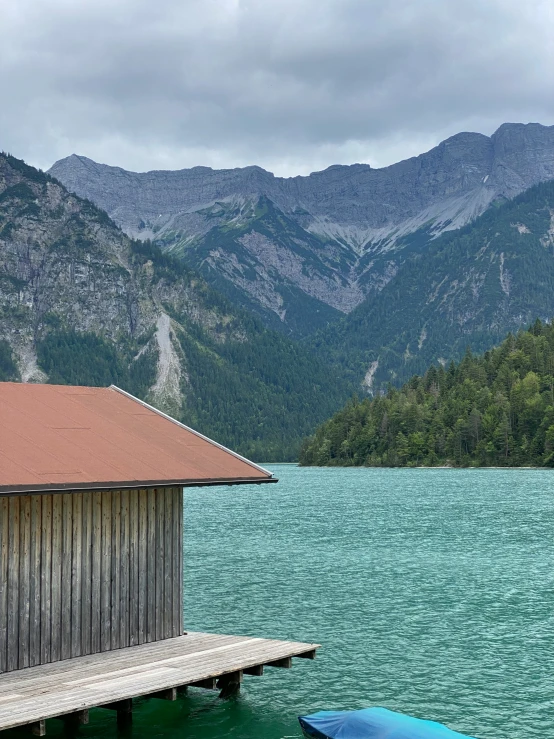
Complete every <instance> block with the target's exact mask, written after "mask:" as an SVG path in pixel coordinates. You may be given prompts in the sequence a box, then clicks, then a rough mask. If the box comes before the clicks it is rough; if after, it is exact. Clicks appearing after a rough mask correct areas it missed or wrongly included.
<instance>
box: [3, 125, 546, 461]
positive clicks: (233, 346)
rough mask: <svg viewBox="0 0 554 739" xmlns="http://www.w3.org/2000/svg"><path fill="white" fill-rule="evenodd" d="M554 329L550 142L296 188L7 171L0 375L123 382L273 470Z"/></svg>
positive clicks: (468, 140) (227, 175)
mask: <svg viewBox="0 0 554 739" xmlns="http://www.w3.org/2000/svg"><path fill="white" fill-rule="evenodd" d="M552 316H554V127H545V126H541V125H539V124H528V125H522V124H505V125H504V126H501V127H500V129H499V130H498V131H497V132H496V133H495V134H493V136H492V137H490V138H489V137H486V136H482V135H481V134H471V133H463V134H459V135H457V136H454V137H452V138H451V139H448V140H447V141H445V142H443V143H442V144H440V145H439V146H438V147H436V148H435V149H433V150H431V151H430V152H428V153H427V154H423V155H421V156H420V157H416V158H413V159H410V160H407V161H406V162H401V163H399V164H396V165H393V166H391V167H387V168H384V169H379V170H376V169H372V168H370V167H369V166H367V165H352V166H349V167H348V166H344V167H343V166H335V167H330V168H329V169H327V170H325V171H323V172H318V173H313V174H312V175H310V176H309V177H296V178H290V179H282V178H277V177H274V176H273V175H271V174H270V173H268V172H264V170H261V169H260V168H258V167H247V168H245V169H238V170H227V171H214V170H210V169H208V168H203V167H196V168H194V169H191V170H182V171H179V172H150V173H144V174H136V173H130V172H126V171H125V170H122V169H119V168H116V167H108V166H106V165H101V164H96V163H95V162H92V161H91V160H90V159H86V158H84V157H80V156H76V155H73V156H71V157H68V158H67V159H64V160H61V161H60V162H57V163H56V164H55V165H54V166H53V167H52V168H51V170H50V171H49V173H44V172H41V171H40V170H36V169H34V168H33V167H29V166H28V165H26V164H25V163H24V162H22V161H21V160H18V159H16V158H14V157H13V156H10V155H7V154H2V155H0V380H1V379H17V380H23V381H34V382H44V381H48V382H62V383H73V384H94V385H106V384H110V383H111V382H113V383H115V384H118V385H120V386H122V387H124V388H125V389H128V390H129V391H130V392H132V393H134V394H136V395H138V396H140V397H141V398H144V399H145V400H147V401H149V402H151V403H153V404H155V405H157V406H158V407H160V408H162V409H164V410H166V411H167V412H169V413H171V414H173V415H175V416H176V417H177V418H179V419H180V420H182V421H183V422H184V423H186V424H189V425H192V426H194V427H196V428H198V429H199V430H200V431H202V432H203V433H206V434H208V435H210V436H212V437H214V438H215V439H217V440H218V441H220V442H221V443H224V444H226V445H230V446H232V447H234V448H236V449H238V450H239V451H240V452H242V453H244V454H246V455H248V456H252V457H255V458H257V459H259V460H265V461H272V460H292V459H295V458H296V457H297V454H298V450H299V448H300V443H301V440H302V438H303V437H305V436H307V435H308V434H310V433H311V432H312V431H313V429H314V428H315V427H316V426H317V424H318V423H320V422H321V421H323V420H324V419H325V418H327V417H328V416H330V415H331V414H332V413H333V412H334V411H336V410H337V409H338V408H339V407H341V405H342V404H343V403H344V402H345V400H346V399H347V398H348V397H349V396H350V395H351V394H352V393H353V392H355V391H357V392H361V393H364V392H368V393H373V394H376V393H379V392H380V391H383V390H384V389H385V388H386V387H387V385H388V384H389V383H391V382H392V383H393V384H396V385H398V384H401V383H402V382H404V381H406V380H408V379H409V378H410V377H411V376H412V375H413V374H415V373H419V374H422V373H423V372H425V370H426V369H427V367H428V366H429V365H430V364H431V363H437V362H438V363H439V364H442V365H447V364H448V363H449V362H450V360H452V359H457V358H459V357H461V356H462V355H463V354H464V352H465V351H466V347H467V346H468V345H471V347H472V349H473V350H474V351H483V350H486V349H488V348H490V347H491V346H493V345H494V344H495V343H497V342H498V340H499V339H500V338H501V337H503V336H504V335H505V334H506V333H507V332H509V331H517V330H518V329H519V328H521V327H522V326H526V325H528V324H530V323H532V322H533V321H534V320H535V319H536V318H537V317H540V318H541V319H544V320H548V319H550V318H551V317H552ZM552 373H553V374H554V368H553V370H552Z"/></svg>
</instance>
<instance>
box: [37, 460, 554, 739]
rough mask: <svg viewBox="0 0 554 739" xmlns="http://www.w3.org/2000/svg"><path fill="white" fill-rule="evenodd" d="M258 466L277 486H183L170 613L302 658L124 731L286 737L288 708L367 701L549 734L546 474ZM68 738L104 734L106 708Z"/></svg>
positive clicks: (145, 705) (145, 715)
mask: <svg viewBox="0 0 554 739" xmlns="http://www.w3.org/2000/svg"><path fill="white" fill-rule="evenodd" d="M271 468H272V469H273V470H274V471H275V472H276V474H277V475H278V476H279V478H280V480H281V482H280V483H279V484H278V485H267V486H260V487H248V486H246V487H243V488H240V487H233V488H203V489H196V490H192V489H190V490H187V491H186V492H185V531H186V538H185V626H186V627H187V628H189V629H191V630H206V631H214V632H219V633H231V634H248V635H255V636H266V637H275V638H285V639H286V638H291V639H296V640H300V641H316V642H319V643H321V644H322V645H323V647H322V649H321V650H320V652H319V655H318V658H317V659H316V660H315V662H311V661H308V660H294V661H293V668H292V670H282V669H269V668H268V669H267V670H266V674H265V675H264V676H263V677H261V678H260V677H245V682H244V684H243V689H242V692H241V695H240V697H238V698H237V699H233V700H230V701H221V700H219V699H218V698H217V697H216V694H215V693H211V692H208V691H199V690H196V691H195V690H191V691H189V695H188V696H186V697H183V698H180V699H179V700H178V701H177V702H176V703H173V704H171V703H164V702H163V701H157V700H150V701H144V702H142V703H140V705H139V706H138V708H137V710H136V712H135V715H134V726H133V736H137V737H160V738H163V739H177V738H178V737H183V738H184V737H186V738H187V739H216V738H217V737H232V738H233V739H283V738H284V737H290V738H292V737H300V732H299V729H298V723H297V720H296V716H297V715H298V714H301V713H307V712H312V711H316V710H319V709H343V708H361V707H365V706H371V705H381V706H385V707H387V708H390V709H393V710H398V711H403V712H405V713H410V714H413V715H416V716H420V717H424V718H430V719H435V720H439V721H443V722H444V723H447V724H448V725H449V726H450V727H452V728H454V729H457V730H458V731H461V732H465V733H468V734H471V735H473V736H475V737H479V739H507V738H508V737H510V738H512V739H527V738H529V739H533V738H535V737H536V739H539V737H540V739H545V738H546V737H552V736H554V473H552V472H549V471H527V470H377V469H313V468H312V469H299V468H297V467H295V466H291V465H273V466H271ZM48 730H49V733H52V734H54V735H55V734H57V733H58V732H60V731H61V729H59V728H58V725H57V724H56V723H55V722H49V725H48ZM81 734H82V736H88V737H100V736H102V737H111V736H115V717H114V716H113V715H112V714H109V713H107V712H104V711H100V710H97V711H94V712H91V723H90V724H89V726H87V727H84V728H83V729H82V732H81Z"/></svg>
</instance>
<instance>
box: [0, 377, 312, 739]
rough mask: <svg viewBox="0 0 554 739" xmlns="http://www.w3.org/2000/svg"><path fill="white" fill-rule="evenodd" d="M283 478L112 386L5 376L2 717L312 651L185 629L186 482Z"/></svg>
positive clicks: (1, 408) (166, 686)
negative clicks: (27, 381) (19, 380)
mask: <svg viewBox="0 0 554 739" xmlns="http://www.w3.org/2000/svg"><path fill="white" fill-rule="evenodd" d="M272 482H276V480H275V478H274V477H273V476H272V474H271V473H270V472H268V471H267V470H265V469H263V468H262V467H260V466H258V465H256V464H254V463H253V462H250V461H248V460H246V459H244V458H243V457H241V456H239V455H238V454H235V453H234V452H232V451H230V450H228V449H226V448H225V447H222V446H221V445H219V444H217V443H215V442H213V441H211V440H210V439H207V438H206V437H205V436H202V435H201V434H199V433H197V432H195V431H193V430H192V429H190V428H188V427H186V426H184V425H183V424H181V423H179V422H178V421H176V420H174V419H172V418H170V417H169V416H167V415H165V414H163V413H161V412H160V411H157V410H156V409H154V408H152V407H151V406H149V405H147V404H146V403H143V402H142V401H140V400H138V399H137V398H134V397H133V396H131V395H129V394H128V393H126V392H124V391H122V390H120V389H118V388H116V387H113V386H112V387H110V388H89V387H71V386H54V385H32V384H19V383H0V673H1V674H0V730H1V729H6V728H11V727H14V726H19V725H23V724H30V725H32V726H33V729H34V731H35V733H38V734H43V733H44V721H45V719H48V718H52V717H60V718H64V719H65V720H76V721H80V722H85V721H86V720H87V718H88V713H87V711H88V709H89V708H92V707H96V706H100V707H106V708H109V709H113V710H116V711H117V715H118V720H126V719H127V720H128V719H130V716H131V710H132V698H133V697H138V696H144V695H153V696H155V697H158V698H165V699H167V698H169V699H174V698H175V697H176V694H177V690H178V689H179V688H185V687H186V686H191V685H192V686H200V687H205V688H215V687H216V686H217V687H219V688H221V689H223V690H230V689H237V688H238V686H239V685H240V682H241V681H242V677H243V675H244V674H252V675H261V674H262V672H263V667H264V665H270V666H280V667H289V666H290V664H291V658H292V657H294V656H301V657H310V658H313V657H314V656H315V649H316V648H317V645H314V644H305V643H298V642H281V641H274V640H267V639H259V638H246V637H232V636H222V635H214V634H198V633H196V634H185V633H184V632H183V488H184V487H187V486H208V485H237V484H240V485H246V484H264V483H272Z"/></svg>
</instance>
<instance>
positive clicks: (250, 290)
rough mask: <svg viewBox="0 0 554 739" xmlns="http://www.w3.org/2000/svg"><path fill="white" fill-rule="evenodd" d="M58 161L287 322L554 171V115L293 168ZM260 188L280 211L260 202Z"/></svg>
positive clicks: (132, 229)
mask: <svg viewBox="0 0 554 739" xmlns="http://www.w3.org/2000/svg"><path fill="white" fill-rule="evenodd" d="M50 173H51V174H52V175H54V176H55V177H57V178H58V179H59V180H60V181H61V182H63V183H64V184H65V185H66V186H67V187H68V188H69V189H70V190H72V191H74V192H76V193H77V194H79V195H82V196H84V197H87V198H88V199H90V200H92V201H93V202H94V203H96V204H97V205H99V206H100V207H101V208H103V209H104V210H106V211H107V212H108V213H109V214H110V215H111V217H112V218H113V219H114V220H115V221H116V223H118V224H119V225H120V226H121V227H122V228H123V229H124V230H125V231H126V232H127V233H128V234H129V235H132V236H134V237H136V238H141V239H153V240H155V241H156V242H157V243H158V244H159V245H160V246H161V248H162V249H170V250H172V251H173V252H175V253H179V254H181V255H182V257H183V258H184V259H185V260H187V261H188V262H189V263H190V264H192V265H193V266H195V267H196V268H198V269H201V270H202V272H203V273H204V275H205V276H206V277H207V279H209V280H211V281H212V282H213V283H214V284H217V285H218V286H219V287H220V288H221V289H224V290H225V291H227V292H228V294H229V295H231V294H233V295H235V296H236V295H237V291H238V294H241V295H242V296H243V298H244V300H245V301H246V303H247V304H248V305H249V307H254V308H255V309H256V310H258V311H259V312H261V313H262V314H263V315H264V316H265V317H266V318H267V317H268V315H269V313H268V311H269V312H270V313H272V314H273V318H275V317H278V320H279V322H280V323H281V324H283V326H284V327H286V326H287V324H288V322H289V321H291V319H292V316H293V314H294V315H297V314H298V311H299V310H300V311H301V312H304V313H306V312H307V311H308V308H307V305H308V303H309V300H308V303H305V304H304V305H303V307H302V308H299V307H298V306H299V302H298V301H299V300H300V302H302V301H304V302H305V300H304V299H305V298H306V299H310V300H311V299H315V300H316V301H318V303H317V305H318V306H319V307H318V308H317V309H316V313H317V312H318V311H319V312H320V313H319V314H320V315H322V313H321V310H323V314H324V313H325V310H324V309H323V307H322V306H323V305H327V306H331V307H332V308H334V309H338V310H340V311H344V312H348V311H350V310H352V309H353V308H354V307H356V305H358V304H359V303H360V302H362V301H363V300H364V299H365V298H366V297H367V296H368V295H369V294H371V292H372V291H374V290H380V289H382V287H383V286H384V285H385V284H386V282H387V280H388V279H390V276H391V275H393V274H395V273H396V271H397V269H398V266H399V265H400V263H401V262H402V260H403V258H404V256H403V253H404V250H405V248H406V247H409V249H412V248H413V245H414V244H415V243H417V245H418V248H423V247H424V245H425V243H429V241H430V240H431V239H434V238H436V237H437V236H438V235H439V234H441V233H443V232H444V231H448V230H454V229H457V228H460V227H461V226H464V225H465V224H467V223H468V222H471V221H472V220H474V219H475V218H476V217H477V216H478V215H480V214H481V213H483V212H484V211H485V210H486V209H487V208H488V207H489V205H490V204H491V203H492V202H494V201H495V200H498V199H503V198H504V199H505V198H508V199H510V198H513V197H514V196H515V195H517V194H518V193H520V192H523V191H524V190H526V189H528V188H529V187H531V186H532V185H535V184H537V183H539V182H543V181H546V180H549V179H553V178H554V126H550V127H549V126H542V125H540V124H536V123H530V124H519V123H506V124H504V125H502V126H500V128H499V129H498V130H497V131H496V132H495V133H494V134H493V135H492V136H490V137H489V136H485V135H483V134H480V133H472V132H462V133H458V134H456V135H455V136H451V137H450V138H448V139H446V140H445V141H443V142H441V143H440V144H439V145H438V146H436V147H434V148H433V149H431V150H430V151H428V152H425V153H424V154H420V155H419V156H417V157H412V158H410V159H406V160H404V161H402V162H398V163H397V164H393V165H391V166H388V167H383V168H380V169H374V168H372V167H370V166H369V165H367V164H354V165H350V166H348V165H338V164H337V165H332V166H331V167H328V168H327V169H325V170H323V171H320V172H313V173H312V174H310V175H308V176H298V177H292V178H282V177H275V176H274V175H273V174H272V173H271V172H267V171H266V170H264V169H262V168H260V167H256V166H251V167H245V168H237V169H227V170H213V169H209V168H205V167H194V168H192V169H182V170H178V171H153V172H142V173H136V172H128V171H125V170H123V169H120V168H118V167H110V166H107V165H103V164H96V163H94V162H91V160H89V159H87V158H85V157H80V156H79V157H75V156H71V157H68V158H67V159H62V160H60V161H59V162H56V164H54V166H53V167H52V169H51V170H50ZM261 198H267V199H268V200H269V201H270V202H271V203H272V204H273V206H274V208H275V209H276V211H275V212H277V211H278V212H279V213H280V214H281V216H279V217H275V213H274V212H273V211H271V213H269V211H268V210H267V209H264V207H259V205H258V204H259V203H260V202H262V201H261V200H260V199H261ZM270 210H271V209H270ZM285 293H286V294H287V295H288V297H287V296H285ZM292 293H294V295H295V296H297V297H295V298H294V299H293V298H292V297H291V296H292ZM310 305H311V303H310ZM287 306H288V307H287ZM312 308H313V306H312ZM312 308H310V312H311V314H312V315H313V314H314V310H312ZM320 309H321V310H320ZM273 318H272V319H271V320H273ZM268 320H269V319H268ZM302 320H304V319H302Z"/></svg>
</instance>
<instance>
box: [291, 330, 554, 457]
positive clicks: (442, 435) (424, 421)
mask: <svg viewBox="0 0 554 739" xmlns="http://www.w3.org/2000/svg"><path fill="white" fill-rule="evenodd" d="M300 461H301V464H304V465H338V466H341V465H342V466H353V465H369V466H394V467H396V466H419V465H425V466H432V465H452V466H506V467H513V466H527V465H534V466H547V467H554V325H552V324H545V323H542V322H541V321H540V320H538V319H537V320H536V321H535V323H534V324H533V326H532V327H531V328H530V329H529V330H528V331H521V332H519V333H518V334H517V335H516V336H514V335H512V334H509V335H508V337H507V338H506V339H505V341H504V342H503V343H502V344H501V345H500V346H499V347H497V348H495V349H492V350H490V351H487V352H485V354H484V355H482V356H474V355H473V354H472V353H471V350H469V349H468V350H467V351H466V354H465V356H464V358H463V359H462V361H461V362H459V363H458V364H454V363H451V364H450V365H449V366H448V368H444V367H443V366H442V365H438V366H436V365H432V366H431V367H430V368H429V369H428V370H427V372H425V374H424V375H423V376H417V375H416V376H414V377H412V379H411V380H410V381H409V382H407V383H406V384H405V385H404V386H403V387H402V388H401V389H395V388H393V387H390V388H389V390H388V392H387V393H386V394H385V395H377V396H376V397H375V398H373V399H369V398H366V399H364V400H362V401H359V400H357V399H353V400H351V401H350V402H349V403H348V404H347V405H346V407H345V408H343V409H342V410H341V411H339V412H338V413H337V414H335V415H334V416H333V417H332V418H331V419H330V420H328V421H327V422H326V423H324V424H323V425H322V426H320V427H319V428H318V430H317V431H316V433H315V435H314V436H313V437H312V438H311V439H308V440H307V441H306V442H305V444H304V446H303V449H302V452H301V456H300Z"/></svg>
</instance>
